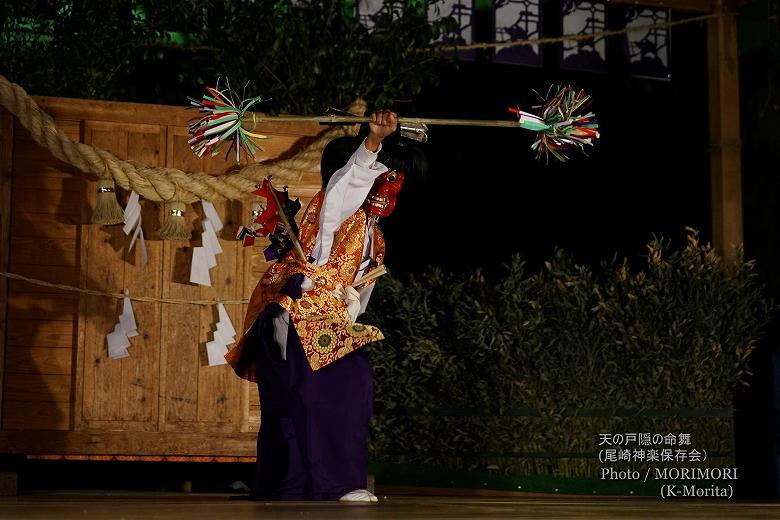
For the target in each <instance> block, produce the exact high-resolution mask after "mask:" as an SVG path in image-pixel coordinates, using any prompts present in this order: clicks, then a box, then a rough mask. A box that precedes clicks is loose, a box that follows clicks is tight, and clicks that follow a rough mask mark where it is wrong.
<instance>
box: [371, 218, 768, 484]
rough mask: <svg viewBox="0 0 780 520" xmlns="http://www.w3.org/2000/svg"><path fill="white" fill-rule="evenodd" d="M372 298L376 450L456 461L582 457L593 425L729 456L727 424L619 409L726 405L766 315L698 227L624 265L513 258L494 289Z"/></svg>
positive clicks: (457, 281)
mask: <svg viewBox="0 0 780 520" xmlns="http://www.w3.org/2000/svg"><path fill="white" fill-rule="evenodd" d="M372 307H373V308H372V309H371V314H370V315H369V316H368V317H367V320H366V321H370V322H372V323H376V324H378V325H379V326H380V328H381V329H382V330H383V331H384V333H385V335H386V340H384V341H383V342H381V343H379V344H377V345H375V346H372V347H370V353H371V358H372V362H373V364H374V372H375V378H376V389H375V395H376V397H375V400H376V406H377V416H376V417H375V420H374V425H373V438H372V450H373V453H374V455H375V456H379V457H383V456H387V455H388V454H392V455H396V456H401V458H402V460H404V461H417V462H420V461H423V462H431V461H437V462H438V463H441V464H445V465H456V466H458V465H464V466H466V467H468V465H469V463H467V461H466V459H468V456H467V455H468V454H475V456H474V457H472V459H473V460H476V459H480V460H482V461H483V464H484V461H485V460H488V459H489V458H490V454H493V455H495V456H499V455H496V454H505V455H506V454H509V456H511V454H518V453H529V452H532V453H537V454H540V453H548V454H549V453H558V454H561V453H572V452H576V453H583V454H584V453H592V452H593V451H595V450H596V446H597V438H598V432H628V431H635V432H638V431H646V432H652V433H658V432H663V433H667V432H669V431H677V432H687V433H692V434H693V437H694V439H695V441H694V442H696V441H700V442H702V443H703V446H702V444H699V445H698V447H699V448H702V447H703V448H705V449H711V450H716V451H717V450H719V451H721V452H729V451H730V441H731V434H730V424H729V419H728V418H724V419H720V418H702V417H698V418H685V417H671V418H667V419H663V420H659V419H658V418H657V417H656V418H653V417H652V413H651V417H650V418H648V417H642V416H637V417H628V418H626V417H618V416H617V415H619V414H617V415H616V414H615V411H616V410H642V411H648V410H652V411H667V412H671V413H667V415H672V416H674V415H675V414H676V413H677V412H678V411H679V410H686V409H688V410H689V409H696V410H702V409H708V410H712V409H731V406H732V397H733V394H734V392H735V390H736V388H737V387H738V385H744V384H746V381H747V376H748V375H749V372H748V363H747V362H748V357H749V355H750V352H751V351H752V350H753V348H754V342H755V340H756V337H757V336H758V334H759V333H760V331H761V330H762V328H763V327H764V326H765V325H766V324H767V322H768V320H769V318H770V314H771V311H772V308H771V305H770V303H769V302H768V301H767V300H766V299H764V297H763V296H762V293H761V287H760V284H759V283H758V282H757V280H756V275H755V273H753V271H752V263H751V262H743V261H742V260H739V261H737V262H735V263H727V262H725V261H723V260H722V259H721V258H720V257H719V256H718V255H717V254H716V252H715V251H714V250H713V249H712V247H710V246H709V245H702V244H700V243H699V241H698V237H697V235H696V234H695V233H691V234H690V236H689V238H688V243H687V245H686V246H685V247H684V248H683V249H677V250H675V249H672V248H671V247H670V245H669V243H668V242H666V241H663V240H658V239H656V240H653V241H652V242H651V243H650V244H649V245H648V254H647V265H646V266H645V267H644V268H643V269H642V270H639V271H636V272H632V270H631V268H630V266H629V265H628V263H627V262H626V261H624V262H623V263H604V264H602V266H601V269H600V270H599V272H598V274H596V273H594V272H593V271H591V270H590V269H588V268H586V267H583V266H578V265H575V264H574V263H573V261H572V260H571V258H570V257H569V256H567V255H566V254H564V253H563V252H561V251H558V252H556V254H555V257H554V259H553V260H551V261H550V262H546V263H545V267H544V269H543V270H542V271H541V272H540V273H538V274H535V275H533V276H527V275H526V273H525V271H524V265H523V261H522V260H521V259H520V258H519V257H515V258H513V259H512V260H511V262H510V263H509V265H508V266H507V272H506V275H505V276H504V277H503V279H501V280H499V281H497V283H489V282H487V281H486V280H485V279H483V277H482V276H481V275H480V274H479V273H474V274H472V275H470V276H466V277H463V276H460V277H459V276H453V275H449V274H445V273H443V272H441V271H439V270H436V269H433V270H430V271H428V272H426V273H425V274H424V275H423V276H422V277H421V278H419V279H411V280H410V281H409V282H408V283H402V282H401V281H399V280H397V279H387V280H382V283H381V284H379V287H378V288H377V290H376V291H375V294H374V297H372ZM448 410H449V412H448ZM463 410H467V411H468V412H467V413H463ZM518 410H519V412H518ZM453 411H454V412H453ZM578 411H579V412H580V413H581V414H582V415H585V416H586V417H577V414H578ZM593 411H601V412H602V413H601V414H598V413H596V414H594V413H593ZM474 413H481V414H482V415H483V416H482V417H475V416H473V414H474ZM410 414H411V415H412V416H411V417H410V416H409V415H410ZM458 415H460V416H458ZM594 415H600V416H599V417H594ZM683 415H684V414H683ZM632 428H633V429H632ZM501 456H503V455H501ZM486 457H487V459H486ZM453 460H457V462H453ZM593 462H596V463H597V462H598V461H597V460H596V459H593ZM586 465H587V464H586ZM523 467H526V468H527V466H523Z"/></svg>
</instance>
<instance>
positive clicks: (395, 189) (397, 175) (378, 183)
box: [363, 170, 404, 217]
mask: <svg viewBox="0 0 780 520" xmlns="http://www.w3.org/2000/svg"><path fill="white" fill-rule="evenodd" d="M403 183H404V174H403V172H399V171H396V170H388V171H386V172H385V173H383V174H382V175H380V176H379V177H377V178H376V180H375V181H374V186H373V187H372V188H371V191H370V192H369V193H368V197H366V201H365V202H364V203H363V209H364V210H365V211H366V213H368V214H369V215H376V216H377V217H386V216H388V215H389V214H390V213H392V212H393V208H395V201H396V199H397V198H398V193H399V192H400V191H401V185H403Z"/></svg>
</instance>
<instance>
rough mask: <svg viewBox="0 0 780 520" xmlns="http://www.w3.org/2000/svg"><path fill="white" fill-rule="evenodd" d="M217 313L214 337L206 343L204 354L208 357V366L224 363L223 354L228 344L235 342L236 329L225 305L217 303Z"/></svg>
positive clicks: (225, 352) (226, 350)
mask: <svg viewBox="0 0 780 520" xmlns="http://www.w3.org/2000/svg"><path fill="white" fill-rule="evenodd" d="M217 313H218V316H219V319H218V321H217V328H216V330H214V339H213V340H212V341H209V342H208V343H206V354H208V358H209V366H211V367H213V366H217V365H224V364H226V363H227V361H225V354H227V352H228V348H227V347H228V345H230V344H231V343H235V342H236V329H234V328H233V323H232V322H231V321H230V316H228V313H227V310H225V306H224V305H222V304H221V303H218V304H217Z"/></svg>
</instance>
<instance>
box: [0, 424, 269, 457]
mask: <svg viewBox="0 0 780 520" xmlns="http://www.w3.org/2000/svg"><path fill="white" fill-rule="evenodd" d="M0 447H2V448H0V453H26V454H36V453H41V454H61V455H78V454H87V455H203V456H206V455H213V456H223V455H224V456H238V457H252V456H254V455H255V453H256V447H257V433H254V432H246V433H220V434H218V435H215V434H209V433H204V432H193V433H183V432H141V431H96V430H91V431H63V430H6V431H2V432H0Z"/></svg>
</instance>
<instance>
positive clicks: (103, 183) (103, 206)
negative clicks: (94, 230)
mask: <svg viewBox="0 0 780 520" xmlns="http://www.w3.org/2000/svg"><path fill="white" fill-rule="evenodd" d="M124 221H125V214H124V210H123V209H122V206H120V205H119V202H118V201H117V200H116V185H115V184H114V179H112V178H110V177H101V178H100V179H98V181H97V197H96V198H95V211H93V212H92V223H93V224H100V225H101V226H112V225H114V224H122V223H123V222H124Z"/></svg>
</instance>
